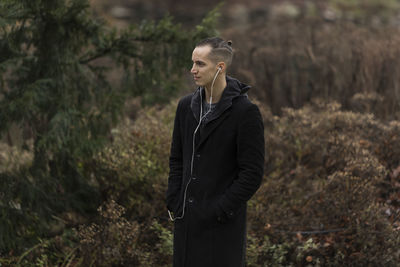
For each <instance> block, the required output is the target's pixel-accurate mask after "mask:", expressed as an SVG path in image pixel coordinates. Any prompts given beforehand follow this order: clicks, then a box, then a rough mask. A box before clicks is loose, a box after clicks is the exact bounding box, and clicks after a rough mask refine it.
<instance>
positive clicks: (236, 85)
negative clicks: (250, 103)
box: [190, 76, 251, 124]
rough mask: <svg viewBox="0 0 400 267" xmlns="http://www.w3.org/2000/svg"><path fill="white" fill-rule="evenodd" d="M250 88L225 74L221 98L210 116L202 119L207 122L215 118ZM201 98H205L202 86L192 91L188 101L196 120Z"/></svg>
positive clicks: (198, 117) (244, 95) (198, 118)
mask: <svg viewBox="0 0 400 267" xmlns="http://www.w3.org/2000/svg"><path fill="white" fill-rule="evenodd" d="M250 88H251V86H249V85H247V84H245V83H242V82H240V81H239V80H237V79H235V78H232V77H230V76H226V87H225V89H224V91H223V92H222V95H221V99H220V100H219V102H218V104H217V105H216V107H215V109H214V110H213V112H212V113H210V116H208V117H206V118H205V119H204V123H205V124H207V123H208V122H210V121H212V120H215V119H217V118H218V117H219V116H220V115H221V114H222V113H223V112H224V111H225V110H227V109H228V108H229V107H230V106H231V105H232V101H233V99H235V98H236V97H247V91H248V90H249V89H250ZM203 98H205V89H204V87H198V88H197V90H196V91H195V92H194V93H193V96H192V101H191V103H190V108H191V110H192V112H193V115H194V117H195V118H196V120H197V121H199V120H200V105H201V104H202V101H203Z"/></svg>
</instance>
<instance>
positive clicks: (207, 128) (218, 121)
mask: <svg viewBox="0 0 400 267" xmlns="http://www.w3.org/2000/svg"><path fill="white" fill-rule="evenodd" d="M230 113H231V112H230V110H226V111H225V112H224V113H223V114H221V115H220V116H219V117H218V118H217V119H215V120H213V121H210V122H209V123H207V124H206V125H205V126H204V128H203V130H202V132H201V136H200V140H199V142H198V143H197V145H196V150H197V149H199V147H200V146H201V145H202V144H203V143H204V142H205V141H206V140H207V138H208V137H209V136H210V134H211V133H212V132H213V131H214V130H215V129H216V128H217V127H218V126H219V125H220V124H221V123H222V122H223V121H224V120H225V118H226V117H228V116H229V114H230Z"/></svg>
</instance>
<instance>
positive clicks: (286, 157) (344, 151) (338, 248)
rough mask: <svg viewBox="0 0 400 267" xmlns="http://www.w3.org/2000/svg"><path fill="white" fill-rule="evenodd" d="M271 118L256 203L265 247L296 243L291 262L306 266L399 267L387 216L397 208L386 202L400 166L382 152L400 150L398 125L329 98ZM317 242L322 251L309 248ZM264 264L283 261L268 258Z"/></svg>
mask: <svg viewBox="0 0 400 267" xmlns="http://www.w3.org/2000/svg"><path fill="white" fill-rule="evenodd" d="M264 118H265V120H266V122H265V125H266V131H265V133H266V144H267V146H266V152H267V155H268V156H267V162H266V173H265V179H264V183H263V184H262V186H261V188H260V190H259V191H258V192H257V194H256V196H255V197H254V199H253V200H252V207H253V209H250V214H249V217H250V222H251V223H250V233H252V235H253V236H255V238H256V239H258V240H260V241H258V242H261V241H262V240H263V238H264V237H265V236H268V239H269V240H272V243H273V244H284V243H288V247H289V249H287V250H288V251H289V252H287V253H286V254H285V255H286V259H285V260H286V263H292V264H297V265H305V264H307V256H311V258H312V261H313V262H314V263H316V261H318V262H319V264H322V266H337V265H352V266H365V265H367V264H373V265H378V264H382V263H385V264H386V266H395V264H396V263H397V262H398V260H399V256H400V251H399V249H398V248H399V245H400V235H399V232H398V231H396V230H395V227H394V224H393V221H392V222H391V221H390V218H388V215H387V214H385V212H386V211H387V210H388V209H389V210H390V209H391V208H394V206H393V207H391V206H390V205H388V204H387V203H385V202H382V201H381V196H382V194H383V195H385V193H384V192H386V191H385V190H388V188H387V187H386V188H385V187H384V186H382V184H387V183H388V182H389V181H388V177H389V175H388V174H389V171H391V169H390V168H391V167H392V166H394V165H396V164H398V161H397V163H393V162H391V161H392V160H393V159H390V160H389V162H387V161H386V160H388V159H389V158H388V157H387V156H386V155H385V153H382V151H385V150H387V147H388V146H389V147H392V148H393V147H395V148H398V145H397V144H395V141H396V139H393V138H388V137H390V136H392V134H393V132H395V131H398V130H399V128H398V124H397V123H390V124H389V123H388V124H384V123H381V122H379V121H378V120H376V119H375V118H374V116H373V115H370V114H361V113H353V112H350V111H343V110H341V107H340V105H339V104H338V103H335V102H333V103H324V102H323V101H321V100H316V101H314V102H313V103H312V104H309V105H307V106H305V107H303V108H302V109H299V110H293V109H285V110H284V111H283V114H282V116H281V117H273V116H270V115H268V114H265V115H264ZM398 153H400V150H399V149H397V150H393V151H392V155H398ZM393 210H395V209H393ZM309 238H312V239H313V241H312V242H313V243H315V246H314V247H313V249H312V250H311V251H309V250H305V249H302V250H301V249H300V248H301V246H304V244H305V243H304V242H306V241H307V240H310V239H309ZM309 242H311V241H309ZM265 246H266V247H265V248H264V249H265V250H267V251H269V250H270V249H271V248H270V245H268V244H267V245H265ZM304 251H308V252H307V253H308V254H307V253H304ZM300 252H301V253H300ZM311 258H310V257H309V258H308V260H310V259H311ZM257 262H258V263H263V264H265V263H266V262H267V263H271V264H272V263H274V262H275V263H276V260H274V258H273V257H272V256H271V255H270V254H268V253H261V254H260V255H259V257H258V258H257ZM275 263H274V264H275ZM267 265H268V264H267Z"/></svg>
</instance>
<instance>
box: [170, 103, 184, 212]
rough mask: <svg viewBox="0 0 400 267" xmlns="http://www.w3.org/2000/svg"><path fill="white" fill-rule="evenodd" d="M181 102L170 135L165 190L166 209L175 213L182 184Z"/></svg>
mask: <svg viewBox="0 0 400 267" xmlns="http://www.w3.org/2000/svg"><path fill="white" fill-rule="evenodd" d="M180 114H181V102H180V103H179V104H178V107H177V109H176V114H175V120H174V129H173V133H172V142H171V151H170V157H169V176H168V189H167V194H166V198H167V208H168V210H170V211H172V212H176V208H177V206H178V201H179V192H180V188H181V184H182V164H183V163H182V139H181V125H180Z"/></svg>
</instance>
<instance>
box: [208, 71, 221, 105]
mask: <svg viewBox="0 0 400 267" xmlns="http://www.w3.org/2000/svg"><path fill="white" fill-rule="evenodd" d="M225 77H226V76H225V75H224V74H223V75H220V76H218V77H217V79H216V80H215V82H214V87H213V90H212V102H211V103H217V102H218V101H219V100H220V99H221V96H222V93H223V92H224V89H225V87H226V78H225ZM205 89H206V101H207V102H208V103H209V102H210V96H211V84H209V85H207V86H205Z"/></svg>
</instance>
